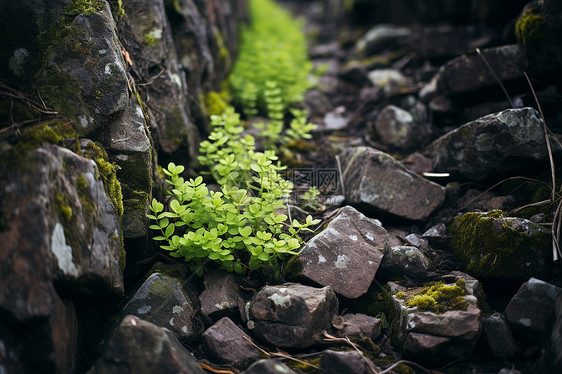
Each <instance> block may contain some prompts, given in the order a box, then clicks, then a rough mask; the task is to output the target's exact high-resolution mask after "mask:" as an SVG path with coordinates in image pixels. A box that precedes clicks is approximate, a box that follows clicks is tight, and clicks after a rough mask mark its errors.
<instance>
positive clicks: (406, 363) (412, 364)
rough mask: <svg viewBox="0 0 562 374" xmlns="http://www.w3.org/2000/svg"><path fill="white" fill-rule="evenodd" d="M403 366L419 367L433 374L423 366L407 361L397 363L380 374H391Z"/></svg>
mask: <svg viewBox="0 0 562 374" xmlns="http://www.w3.org/2000/svg"><path fill="white" fill-rule="evenodd" d="M402 364H405V365H411V366H415V367H417V368H418V369H421V370H423V371H424V372H426V373H430V374H431V370H428V369H426V368H424V367H423V366H421V365H419V364H416V363H415V362H412V361H407V360H400V361H397V362H395V363H394V364H392V365H391V366H390V367H388V368H386V369H384V370H383V371H381V372H379V373H378V374H386V373H390V372H391V371H392V370H393V369H394V368H396V367H397V366H398V365H402Z"/></svg>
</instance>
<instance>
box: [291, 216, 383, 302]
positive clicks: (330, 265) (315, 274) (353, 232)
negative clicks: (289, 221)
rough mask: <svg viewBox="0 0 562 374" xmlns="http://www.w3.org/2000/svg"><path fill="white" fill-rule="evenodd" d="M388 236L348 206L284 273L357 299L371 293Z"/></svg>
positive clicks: (378, 225)
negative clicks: (370, 287) (369, 291)
mask: <svg viewBox="0 0 562 374" xmlns="http://www.w3.org/2000/svg"><path fill="white" fill-rule="evenodd" d="M387 242H388V234H387V233H386V230H385V229H384V228H383V227H382V226H381V225H380V223H379V222H377V221H376V220H374V219H371V218H367V217H365V216H364V215H363V214H361V213H359V212H358V211H357V210H355V208H353V207H350V206H346V207H344V208H342V209H341V210H340V212H339V213H338V215H337V216H336V217H335V218H334V219H333V220H332V221H331V222H330V223H329V224H328V225H327V227H326V228H325V229H324V230H323V231H322V232H320V233H318V234H317V235H315V236H314V237H313V238H312V239H310V241H309V242H308V243H306V245H305V246H304V248H303V250H302V251H301V253H300V255H299V256H297V257H295V258H293V259H291V261H290V262H289V264H288V265H287V267H286V270H285V272H284V274H285V276H286V277H289V278H290V279H298V278H299V277H301V276H304V277H305V278H307V279H309V280H312V281H314V282H316V283H318V284H320V285H322V286H330V287H332V289H333V290H334V291H335V292H336V293H338V294H340V295H343V296H345V297H347V298H350V299H354V298H357V297H359V296H361V295H363V294H364V293H365V292H367V290H368V289H369V286H370V285H371V282H372V281H373V279H374V278H375V274H376V273H377V269H378V267H379V264H380V263H381V260H382V258H383V255H384V252H385V251H386V245H387Z"/></svg>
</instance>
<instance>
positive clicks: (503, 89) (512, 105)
mask: <svg viewBox="0 0 562 374" xmlns="http://www.w3.org/2000/svg"><path fill="white" fill-rule="evenodd" d="M476 53H478V56H480V58H481V59H482V61H484V65H486V67H487V68H488V70H490V72H491V73H492V75H493V76H494V78H495V79H496V81H497V82H498V84H499V85H500V87H501V89H502V91H503V93H504V95H505V97H506V98H507V101H509V105H511V107H512V108H515V105H514V104H513V101H512V100H511V97H510V96H509V93H508V92H507V90H506V89H505V86H504V85H503V83H502V81H501V80H500V77H498V75H497V74H496V72H495V70H494V69H493V68H492V66H491V65H490V63H489V62H488V60H486V57H484V55H483V54H482V52H481V51H480V48H476Z"/></svg>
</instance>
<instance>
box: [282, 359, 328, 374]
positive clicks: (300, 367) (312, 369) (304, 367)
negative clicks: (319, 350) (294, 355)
mask: <svg viewBox="0 0 562 374" xmlns="http://www.w3.org/2000/svg"><path fill="white" fill-rule="evenodd" d="M320 359H321V358H320V357H314V358H302V359H300V361H301V362H299V361H293V360H289V361H287V362H285V364H286V365H287V366H288V367H290V368H291V369H293V370H295V371H296V372H297V373H318V369H317V368H319V367H320ZM311 365H312V366H311Z"/></svg>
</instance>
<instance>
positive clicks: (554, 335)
mask: <svg viewBox="0 0 562 374" xmlns="http://www.w3.org/2000/svg"><path fill="white" fill-rule="evenodd" d="M554 321H555V322H554V326H553V327H552V332H551V333H550V341H549V347H548V350H547V368H548V369H549V370H550V371H551V372H552V373H556V372H559V371H562V348H561V347H562V296H558V299H557V301H556V311H555V314H554Z"/></svg>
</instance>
